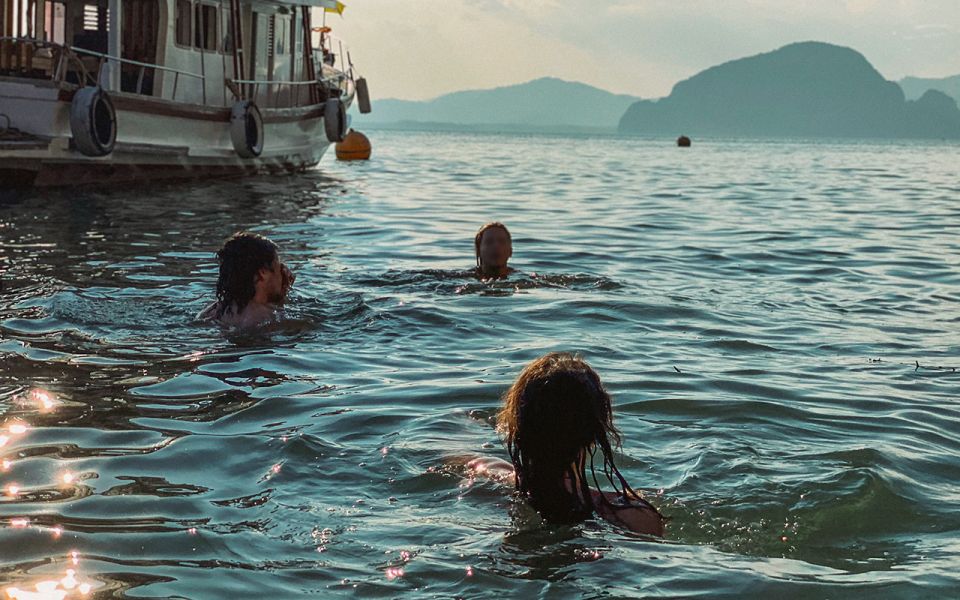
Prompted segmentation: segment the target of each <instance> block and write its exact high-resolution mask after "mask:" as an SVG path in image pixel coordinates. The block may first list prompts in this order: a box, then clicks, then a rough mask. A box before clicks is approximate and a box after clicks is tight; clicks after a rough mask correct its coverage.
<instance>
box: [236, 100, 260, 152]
mask: <svg viewBox="0 0 960 600" xmlns="http://www.w3.org/2000/svg"><path fill="white" fill-rule="evenodd" d="M230 141H232V142H233V149H234V151H236V153H237V155H238V156H240V158H256V157H258V156H260V153H261V152H263V117H262V116H261V115H260V109H259V108H257V105H256V104H254V103H253V101H252V100H238V101H237V102H234V103H233V107H232V108H231V109H230Z"/></svg>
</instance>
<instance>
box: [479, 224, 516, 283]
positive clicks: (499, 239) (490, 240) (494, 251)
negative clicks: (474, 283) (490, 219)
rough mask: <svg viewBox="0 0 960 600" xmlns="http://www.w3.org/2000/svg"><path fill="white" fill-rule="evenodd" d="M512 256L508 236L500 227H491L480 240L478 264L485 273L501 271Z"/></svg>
mask: <svg viewBox="0 0 960 600" xmlns="http://www.w3.org/2000/svg"><path fill="white" fill-rule="evenodd" d="M511 256H513V244H512V243H511V242H510V235H509V234H508V233H507V232H506V231H505V230H503V229H502V228H500V227H491V228H490V229H488V230H486V231H484V232H483V237H481V238H480V264H481V265H482V266H483V270H484V271H486V272H493V271H502V270H503V269H506V268H507V260H509V259H510V257H511Z"/></svg>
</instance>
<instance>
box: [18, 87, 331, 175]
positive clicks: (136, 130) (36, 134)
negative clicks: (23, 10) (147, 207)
mask: <svg viewBox="0 0 960 600" xmlns="http://www.w3.org/2000/svg"><path fill="white" fill-rule="evenodd" d="M72 97H73V92H72V91H70V90H65V89H63V88H62V87H59V86H56V85H52V84H50V83H49V82H43V81H36V80H16V79H6V78H4V79H3V80H0V115H5V116H6V117H7V118H8V119H9V124H7V123H6V121H2V122H0V127H4V126H5V127H4V129H5V131H3V130H0V185H33V186H69V185H79V184H100V183H122V182H129V181H141V180H153V179H191V178H205V177H236V176H245V175H254V174H258V173H282V172H296V171H301V170H304V169H307V168H310V167H312V166H314V165H316V164H317V163H318V162H319V161H320V159H321V158H322V157H323V155H324V153H325V152H326V151H327V150H328V149H329V147H330V142H329V141H328V140H327V138H326V134H325V130H324V123H323V118H324V110H323V108H324V107H323V105H313V106H304V107H297V108H283V109H261V114H262V117H263V141H264V147H263V151H262V153H261V154H260V156H259V157H256V158H249V159H248V158H241V157H240V156H238V155H237V153H236V151H235V150H234V148H233V144H232V141H231V137H230V108H229V107H217V106H203V105H193V104H185V103H180V102H171V101H168V100H162V99H158V98H148V97H144V96H138V95H135V94H123V93H111V94H110V97H111V100H112V102H113V105H114V108H115V111H116V124H117V141H116V144H115V146H114V149H113V152H111V153H110V154H108V155H107V156H102V157H90V156H85V155H84V154H82V153H81V152H80V151H79V150H77V149H76V148H75V147H74V144H73V141H72V138H73V136H72V133H71V130H70V103H71V100H72Z"/></svg>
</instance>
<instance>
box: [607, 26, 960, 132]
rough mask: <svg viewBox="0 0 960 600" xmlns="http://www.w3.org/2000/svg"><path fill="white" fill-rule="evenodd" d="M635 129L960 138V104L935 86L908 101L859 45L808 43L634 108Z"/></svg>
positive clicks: (712, 74)
mask: <svg viewBox="0 0 960 600" xmlns="http://www.w3.org/2000/svg"><path fill="white" fill-rule="evenodd" d="M619 130H620V132H621V133H629V134H657V135H661V134H662V135H672V136H675V135H679V134H688V135H691V136H697V135H722V136H777V137H935V138H960V109H958V108H957V104H956V102H955V101H953V99H952V98H950V97H949V96H947V95H945V94H943V93H942V92H937V91H928V92H926V94H924V95H923V96H922V97H921V98H920V99H919V100H916V101H907V100H906V98H905V97H904V93H903V90H901V89H900V86H898V85H897V84H896V83H894V82H892V81H887V80H886V79H884V78H883V76H882V75H881V74H880V73H879V72H877V70H876V69H875V68H873V66H872V65H871V64H870V63H869V62H868V61H867V59H866V58H864V57H863V55H861V54H860V53H859V52H856V51H855V50H852V49H850V48H844V47H842V46H835V45H832V44H825V43H821V42H801V43H796V44H790V45H788V46H784V47H782V48H780V49H778V50H774V51H773V52H768V53H765V54H759V55H756V56H750V57H747V58H741V59H738V60H733V61H730V62H727V63H724V64H721V65H717V66H715V67H711V68H709V69H706V70H705V71H702V72H700V73H698V74H696V75H694V76H693V77H691V78H689V79H686V80H684V81H681V82H679V83H677V84H676V85H675V86H674V87H673V90H672V91H671V93H670V95H669V96H667V97H666V98H661V99H660V100H656V101H650V100H641V101H639V102H636V103H634V104H632V105H631V106H630V108H628V109H627V111H626V113H625V114H624V115H623V117H622V118H621V120H620V127H619Z"/></svg>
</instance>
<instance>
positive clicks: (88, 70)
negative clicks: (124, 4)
mask: <svg viewBox="0 0 960 600" xmlns="http://www.w3.org/2000/svg"><path fill="white" fill-rule="evenodd" d="M81 55H83V56H89V57H91V58H93V59H96V64H95V65H93V64H90V63H89V62H86V61H84V60H83V58H82V57H81ZM110 63H116V64H119V65H123V64H127V65H132V66H134V67H138V72H137V81H136V85H135V86H134V87H135V92H134V93H136V94H140V95H142V94H143V93H144V90H143V83H144V77H145V75H146V72H147V70H148V69H152V70H153V73H156V72H157V71H161V72H165V73H172V74H173V90H172V93H171V97H170V99H171V100H176V99H177V89H178V86H179V84H180V76H181V75H183V76H185V77H192V78H194V79H196V80H199V82H200V87H201V88H202V90H203V103H204V104H206V101H207V93H206V85H205V82H206V78H205V77H204V76H203V75H198V74H196V73H191V72H189V71H184V70H181V69H175V68H172V67H165V66H163V65H157V64H152V63H145V62H140V61H137V60H132V59H129V58H121V57H118V56H111V55H109V54H104V53H102V52H95V51H93V50H87V49H86V48H79V47H77V46H68V45H65V44H58V43H55V42H48V41H45V40H39V39H35V38H26V37H12V36H4V37H0V75H3V74H12V75H14V76H17V77H27V78H31V79H49V80H51V81H54V82H57V83H64V82H67V83H73V84H77V85H80V86H85V85H99V84H100V83H101V82H102V81H103V68H104V66H107V65H109V64H110ZM71 73H73V74H74V75H73V77H72V78H71V76H70V74H71ZM115 86H116V87H117V88H118V89H119V88H121V82H120V81H116V82H115ZM148 95H150V94H148Z"/></svg>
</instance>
